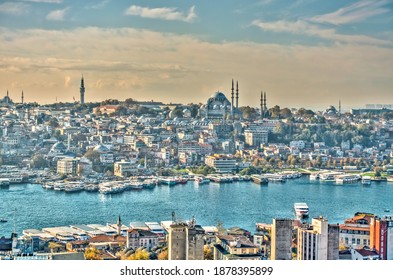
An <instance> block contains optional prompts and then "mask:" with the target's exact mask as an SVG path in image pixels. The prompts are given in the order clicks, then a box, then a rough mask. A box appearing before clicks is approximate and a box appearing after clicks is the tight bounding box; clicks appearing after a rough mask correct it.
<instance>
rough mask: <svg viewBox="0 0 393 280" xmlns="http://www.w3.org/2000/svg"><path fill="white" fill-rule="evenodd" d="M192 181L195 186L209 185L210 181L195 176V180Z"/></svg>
mask: <svg viewBox="0 0 393 280" xmlns="http://www.w3.org/2000/svg"><path fill="white" fill-rule="evenodd" d="M194 181H195V182H196V183H197V184H199V185H202V184H209V183H210V179H209V178H206V177H202V176H197V177H195V178H194Z"/></svg>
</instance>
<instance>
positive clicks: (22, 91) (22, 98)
mask: <svg viewBox="0 0 393 280" xmlns="http://www.w3.org/2000/svg"><path fill="white" fill-rule="evenodd" d="M23 99H24V96H23V90H22V104H23Z"/></svg>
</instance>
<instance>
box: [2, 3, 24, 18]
mask: <svg viewBox="0 0 393 280" xmlns="http://www.w3.org/2000/svg"><path fill="white" fill-rule="evenodd" d="M29 7H30V6H29V5H27V4H25V3H20V2H5V3H3V4H0V13H3V14H10V15H18V16H19V15H23V14H27V13H28V11H29Z"/></svg>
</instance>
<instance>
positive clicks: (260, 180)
mask: <svg viewBox="0 0 393 280" xmlns="http://www.w3.org/2000/svg"><path fill="white" fill-rule="evenodd" d="M251 181H252V182H254V183H255V184H259V185H266V184H268V183H269V179H267V178H265V177H263V176H261V175H252V176H251Z"/></svg>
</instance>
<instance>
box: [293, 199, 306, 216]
mask: <svg viewBox="0 0 393 280" xmlns="http://www.w3.org/2000/svg"><path fill="white" fill-rule="evenodd" d="M293 207H294V210H295V214H296V217H298V218H306V217H308V205H307V203H304V202H299V203H295V204H294V205H293Z"/></svg>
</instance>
